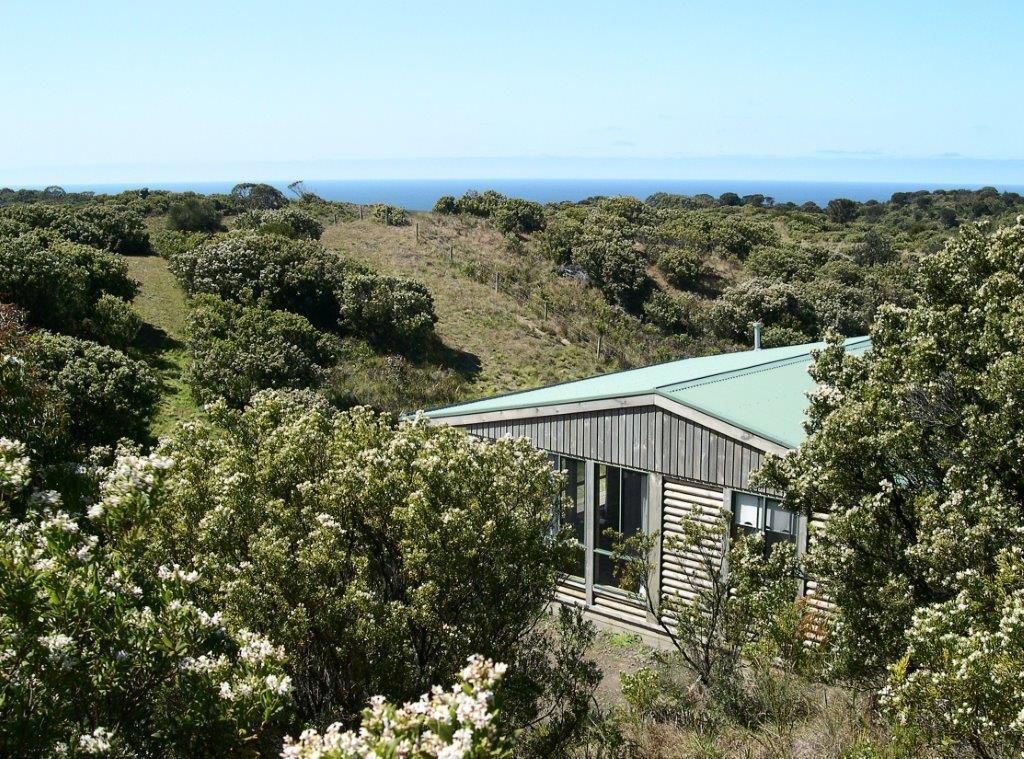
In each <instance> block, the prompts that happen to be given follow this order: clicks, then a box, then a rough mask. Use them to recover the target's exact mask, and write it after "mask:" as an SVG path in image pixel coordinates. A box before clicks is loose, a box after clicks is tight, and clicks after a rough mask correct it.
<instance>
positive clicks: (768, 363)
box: [427, 337, 871, 448]
mask: <svg viewBox="0 0 1024 759" xmlns="http://www.w3.org/2000/svg"><path fill="white" fill-rule="evenodd" d="M844 345H845V347H846V350H847V351H849V352H851V353H863V352H864V351H866V350H868V349H869V348H870V347H871V341H870V339H869V338H867V337H852V338H849V339H847V340H846V341H845V343H844ZM823 347H825V343H823V342H820V343H809V344H807V345H791V346H788V347H785V348H768V349H765V350H750V351H741V352H739V353H724V354H721V355H718V356H702V357H699V358H686V359H681V360H679V361H669V362H668V363H664V364H655V365H654V366H647V367H643V368H641V369H629V370H627V371H623V372H614V373H612V374H602V375H599V376H597V377H589V378H587V379H581V380H576V381H574V382H563V383H560V384H557V385H549V386H547V387H540V388H536V389H534V390H523V391H519V392H515V393H508V394H506V395H499V396H495V397H492V398H484V399H482V400H478V401H471V402H469V403H461V404H458V405H455V406H446V407H444V408H439V409H435V410H433V411H428V412H427V416H428V417H431V418H433V419H443V418H445V417H451V416H462V415H465V414H483V413H487V412H491V411H505V410H509V409H522V408H532V407H539V406H552V405H556V404H561V403H580V402H583V401H593V400H602V399H607V398H622V397H627V396H632V395H648V394H658V395H662V396H664V397H666V398H670V399H672V400H675V401H678V402H679V403H682V404H683V405H686V406H689V407H690V408H693V409H696V410H698V411H702V412H704V413H706V414H709V415H711V416H713V417H716V418H718V419H721V420H722V421H724V422H728V423H730V424H733V425H735V426H736V427H739V428H741V429H744V430H747V431H748V432H752V433H753V434H755V435H759V436H761V437H764V438H767V439H768V440H773V441H775V442H777V443H779V444H781V445H784V446H786V447H789V448H795V447H796V446H797V445H799V444H800V442H801V441H802V440H803V439H804V437H805V433H804V430H803V420H804V413H805V412H806V409H807V405H808V401H807V393H808V392H809V391H811V390H813V389H814V387H815V384H814V381H813V380H812V379H811V377H810V375H809V374H808V373H807V367H808V366H809V365H810V363H811V355H810V354H811V351H813V350H816V349H820V348H823Z"/></svg>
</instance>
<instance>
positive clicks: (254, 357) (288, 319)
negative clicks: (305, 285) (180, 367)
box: [186, 295, 338, 408]
mask: <svg viewBox="0 0 1024 759" xmlns="http://www.w3.org/2000/svg"><path fill="white" fill-rule="evenodd" d="M186 335H187V337H186V345H187V348H188V354H189V364H188V381H189V384H190V385H191V386H192V391H193V393H194V394H195V397H196V398H197V399H198V400H199V401H200V402H202V403H209V402H210V401H213V400H216V399H217V398H224V399H225V400H226V401H227V402H228V405H230V406H234V407H236V408H238V407H241V406H244V405H245V404H246V403H248V401H249V398H251V397H252V394H253V393H254V392H256V391H257V390H263V389H266V388H274V387H291V388H296V389H299V388H303V387H310V386H315V385H318V384H319V383H320V381H321V378H322V376H323V368H324V367H325V366H326V365H327V364H329V363H331V362H332V360H333V359H334V357H335V355H336V353H337V351H338V345H337V340H336V339H335V338H334V337H333V336H331V335H327V334H324V333H322V332H320V331H318V330H317V329H316V328H314V327H313V326H312V325H311V324H310V323H309V322H308V321H306V320H305V319H303V318H302V317H301V316H299V315H298V314H291V313H288V312H287V311H271V310H270V309H267V308H261V307H259V306H251V307H250V306H243V305H239V304H237V303H232V302H231V301H225V300H221V299H220V298H217V297H214V296H212V295H201V296H198V297H196V298H194V299H193V300H192V308H191V310H190V312H189V315H188V322H187V325H186Z"/></svg>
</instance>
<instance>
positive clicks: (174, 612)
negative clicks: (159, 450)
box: [0, 438, 290, 756]
mask: <svg viewBox="0 0 1024 759" xmlns="http://www.w3.org/2000/svg"><path fill="white" fill-rule="evenodd" d="M12 454H13V455H12ZM32 466H33V462H31V461H30V460H28V459H27V457H25V456H24V455H20V456H19V455H17V445H16V444H13V445H12V441H10V440H8V439H7V438H0V507H4V508H3V511H4V512H6V513H9V512H10V505H11V502H12V500H13V499H27V500H28V501H29V502H30V504H32V506H31V507H30V509H29V512H28V514H27V516H26V518H25V519H24V520H23V521H20V522H19V521H8V520H7V519H4V520H2V521H0V589H2V594H3V595H2V597H3V603H0V651H3V652H4V655H3V656H0V682H2V683H3V685H2V698H3V709H0V752H2V753H3V754H4V755H5V756H54V755H62V754H70V755H73V756H79V755H85V754H94V753H111V754H113V755H116V756H155V755H160V756H167V755H170V756H191V755H199V754H210V753H215V754H233V753H237V752H241V751H246V750H251V749H252V748H253V740H254V739H255V738H258V737H259V735H260V733H261V732H262V731H263V730H265V729H267V727H268V726H271V725H273V724H274V722H275V720H276V719H277V716H278V714H279V713H280V711H281V710H282V708H283V707H284V706H286V704H287V696H288V692H289V691H290V681H289V680H288V679H287V676H286V675H285V674H284V672H283V668H282V660H281V651H280V649H278V648H277V647H276V646H274V645H272V644H271V643H270V642H269V641H267V640H266V639H264V638H261V637H260V636H257V635H254V634H252V633H248V632H246V631H244V630H238V629H228V628H226V627H225V626H224V624H223V623H222V622H221V621H220V616H221V615H220V614H219V612H217V611H216V610H215V609H212V608H210V607H207V608H206V609H203V608H201V607H198V606H196V605H195V604H194V603H192V601H191V600H190V598H189V596H190V595H191V593H190V589H189V586H190V584H191V583H193V582H194V581H195V580H196V579H197V578H196V577H195V575H194V574H192V573H191V572H185V571H182V570H180V569H179V568H178V567H176V566H173V565H170V566H161V567H159V569H157V568H156V567H155V566H154V565H153V564H151V563H150V562H149V560H148V559H149V556H148V545H149V540H150V538H149V534H150V530H152V529H153V528H154V527H155V524H154V517H155V516H156V514H157V513H158V510H157V509H156V507H155V504H156V503H157V502H158V501H159V499H160V496H161V489H162V480H163V478H164V476H165V473H166V470H167V468H168V467H170V466H172V462H170V461H168V460H166V459H164V458H160V457H155V456H148V457H140V456H137V455H132V454H129V453H123V454H122V455H121V456H119V457H118V459H117V461H116V462H115V464H114V465H113V466H112V467H111V468H109V469H107V470H105V471H104V472H102V473H101V475H102V480H101V482H100V484H99V487H98V497H97V498H96V500H95V501H94V502H93V503H92V505H91V506H90V507H89V511H88V518H81V517H79V518H76V517H74V516H72V515H71V514H70V513H69V512H68V511H67V510H65V506H64V504H63V503H62V499H61V496H60V494H59V493H57V492H55V491H44V492H36V493H31V494H30V493H28V492H27V491H26V490H25V483H26V480H27V478H26V477H24V476H23V474H24V472H25V471H26V470H28V469H31V468H32Z"/></svg>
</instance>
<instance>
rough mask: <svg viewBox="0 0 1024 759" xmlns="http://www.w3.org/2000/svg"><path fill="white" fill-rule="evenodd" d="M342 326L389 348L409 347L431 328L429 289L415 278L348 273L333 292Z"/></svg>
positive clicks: (432, 306) (431, 301) (432, 303)
mask: <svg viewBox="0 0 1024 759" xmlns="http://www.w3.org/2000/svg"><path fill="white" fill-rule="evenodd" d="M337 296H338V303H339V308H340V315H339V321H340V324H341V325H342V327H343V329H345V330H346V331H347V332H349V333H351V334H356V335H360V336H362V337H365V338H366V339H368V340H370V341H371V342H373V343H375V344H377V345H379V346H383V347H391V348H410V347H414V346H416V345H417V344H421V343H422V342H424V341H425V340H426V339H427V337H428V336H429V335H430V334H431V333H432V332H433V329H434V323H435V322H436V321H437V316H436V315H435V314H434V299H433V298H432V297H431V296H430V291H429V290H427V288H426V287H424V286H423V285H421V284H420V283H419V282H412V281H410V280H407V279H402V278H400V277H389V276H383V275H380V274H352V275H350V276H348V277H346V278H345V280H344V281H343V282H342V285H341V287H340V288H339V290H338V292H337Z"/></svg>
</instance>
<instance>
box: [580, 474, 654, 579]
mask: <svg viewBox="0 0 1024 759" xmlns="http://www.w3.org/2000/svg"><path fill="white" fill-rule="evenodd" d="M594 470H595V482H594V557H593V561H594V584H595V585H602V586H605V587H609V588H619V589H621V590H626V591H628V592H630V593H637V592H639V591H640V588H632V587H630V588H627V587H623V585H622V580H621V578H620V576H619V575H620V572H619V571H618V570H619V569H621V567H616V562H615V561H614V560H613V559H612V548H613V545H614V542H615V538H614V537H611V536H609V535H606V534H605V533H606V531H608V530H614V531H615V532H618V533H621V534H622V535H623V536H625V537H627V538H628V537H631V536H633V535H636V534H637V533H640V532H643V531H644V529H645V528H646V525H647V475H646V474H643V473H641V472H634V471H632V470H629V469H622V468H620V467H615V466H608V465H606V464H597V465H596V466H595V467H594Z"/></svg>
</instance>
